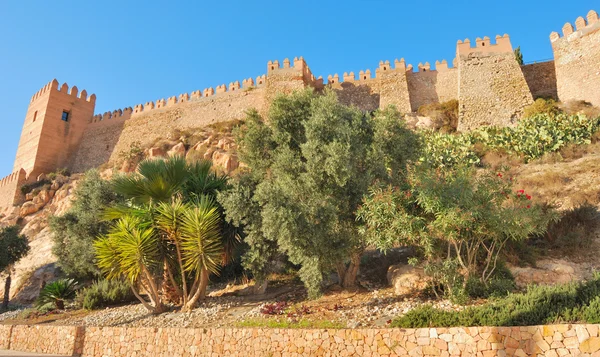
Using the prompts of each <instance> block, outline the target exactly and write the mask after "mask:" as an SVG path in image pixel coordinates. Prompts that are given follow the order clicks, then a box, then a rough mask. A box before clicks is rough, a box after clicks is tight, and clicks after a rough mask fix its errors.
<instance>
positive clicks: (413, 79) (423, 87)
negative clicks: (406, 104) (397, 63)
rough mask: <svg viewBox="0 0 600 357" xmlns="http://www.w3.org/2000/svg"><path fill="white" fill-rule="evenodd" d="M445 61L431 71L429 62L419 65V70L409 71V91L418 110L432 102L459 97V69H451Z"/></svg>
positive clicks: (413, 104) (413, 109)
mask: <svg viewBox="0 0 600 357" xmlns="http://www.w3.org/2000/svg"><path fill="white" fill-rule="evenodd" d="M445 62H446V61H444V62H443V64H440V63H439V62H438V65H437V66H436V67H437V68H438V70H435V71H431V70H430V69H429V64H426V65H424V66H419V69H420V71H419V72H408V73H407V79H408V92H409V95H410V106H411V108H412V111H416V110H417V109H419V107H420V106H422V105H424V104H431V103H443V102H447V101H449V100H452V99H458V70H457V69H455V68H452V69H449V68H448V65H447V64H446V63H445Z"/></svg>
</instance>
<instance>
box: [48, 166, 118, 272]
mask: <svg viewBox="0 0 600 357" xmlns="http://www.w3.org/2000/svg"><path fill="white" fill-rule="evenodd" d="M73 196H74V199H73V205H72V206H71V208H70V209H69V210H68V211H67V212H66V213H65V214H64V215H62V216H52V217H50V220H49V223H50V229H51V230H52V233H53V235H52V239H53V242H54V244H53V246H52V253H53V254H54V255H55V256H56V257H57V258H58V261H57V264H58V266H59V267H60V268H61V269H62V270H63V271H64V272H65V273H66V274H67V275H68V276H71V277H75V278H77V279H90V278H93V277H96V276H98V275H99V273H100V272H99V270H98V268H97V267H96V264H95V263H96V258H95V253H94V248H93V246H92V243H93V242H94V240H95V239H96V237H98V236H100V235H102V234H105V233H106V232H107V230H108V223H107V222H104V221H103V220H102V215H103V211H104V209H106V208H107V207H108V206H110V205H114V204H116V203H118V202H123V199H122V197H121V196H119V195H117V194H116V193H115V192H114V191H113V189H112V186H111V184H110V182H109V181H106V180H103V179H102V178H101V177H100V174H99V173H98V171H96V170H90V171H88V172H87V173H86V174H85V176H84V177H83V179H82V180H81V181H80V182H79V184H78V185H77V188H76V189H75V192H74V194H73Z"/></svg>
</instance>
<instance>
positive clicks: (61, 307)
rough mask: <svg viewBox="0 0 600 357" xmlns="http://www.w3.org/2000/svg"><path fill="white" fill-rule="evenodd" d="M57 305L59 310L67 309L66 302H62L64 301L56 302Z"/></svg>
mask: <svg viewBox="0 0 600 357" xmlns="http://www.w3.org/2000/svg"><path fill="white" fill-rule="evenodd" d="M55 305H56V308H57V309H58V310H64V309H65V302H64V301H62V300H56V301H55Z"/></svg>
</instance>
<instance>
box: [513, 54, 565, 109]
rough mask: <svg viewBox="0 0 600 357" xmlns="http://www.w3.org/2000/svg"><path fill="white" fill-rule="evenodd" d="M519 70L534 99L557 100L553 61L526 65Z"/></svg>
mask: <svg viewBox="0 0 600 357" xmlns="http://www.w3.org/2000/svg"><path fill="white" fill-rule="evenodd" d="M521 70H522V71H523V76H525V81H526V82H527V86H529V91H531V95H532V96H533V98H534V99H537V98H552V99H554V100H558V93H557V89H556V71H555V69H554V61H547V62H540V63H532V64H527V65H524V66H521Z"/></svg>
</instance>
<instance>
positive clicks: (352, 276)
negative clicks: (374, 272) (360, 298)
mask: <svg viewBox="0 0 600 357" xmlns="http://www.w3.org/2000/svg"><path fill="white" fill-rule="evenodd" d="M360 256H361V254H360V253H359V252H356V253H354V254H352V257H351V258H350V264H349V265H348V268H347V269H346V273H345V274H344V280H343V282H342V287H343V288H344V289H349V288H354V287H356V276H357V275H358V268H359V267H360Z"/></svg>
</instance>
